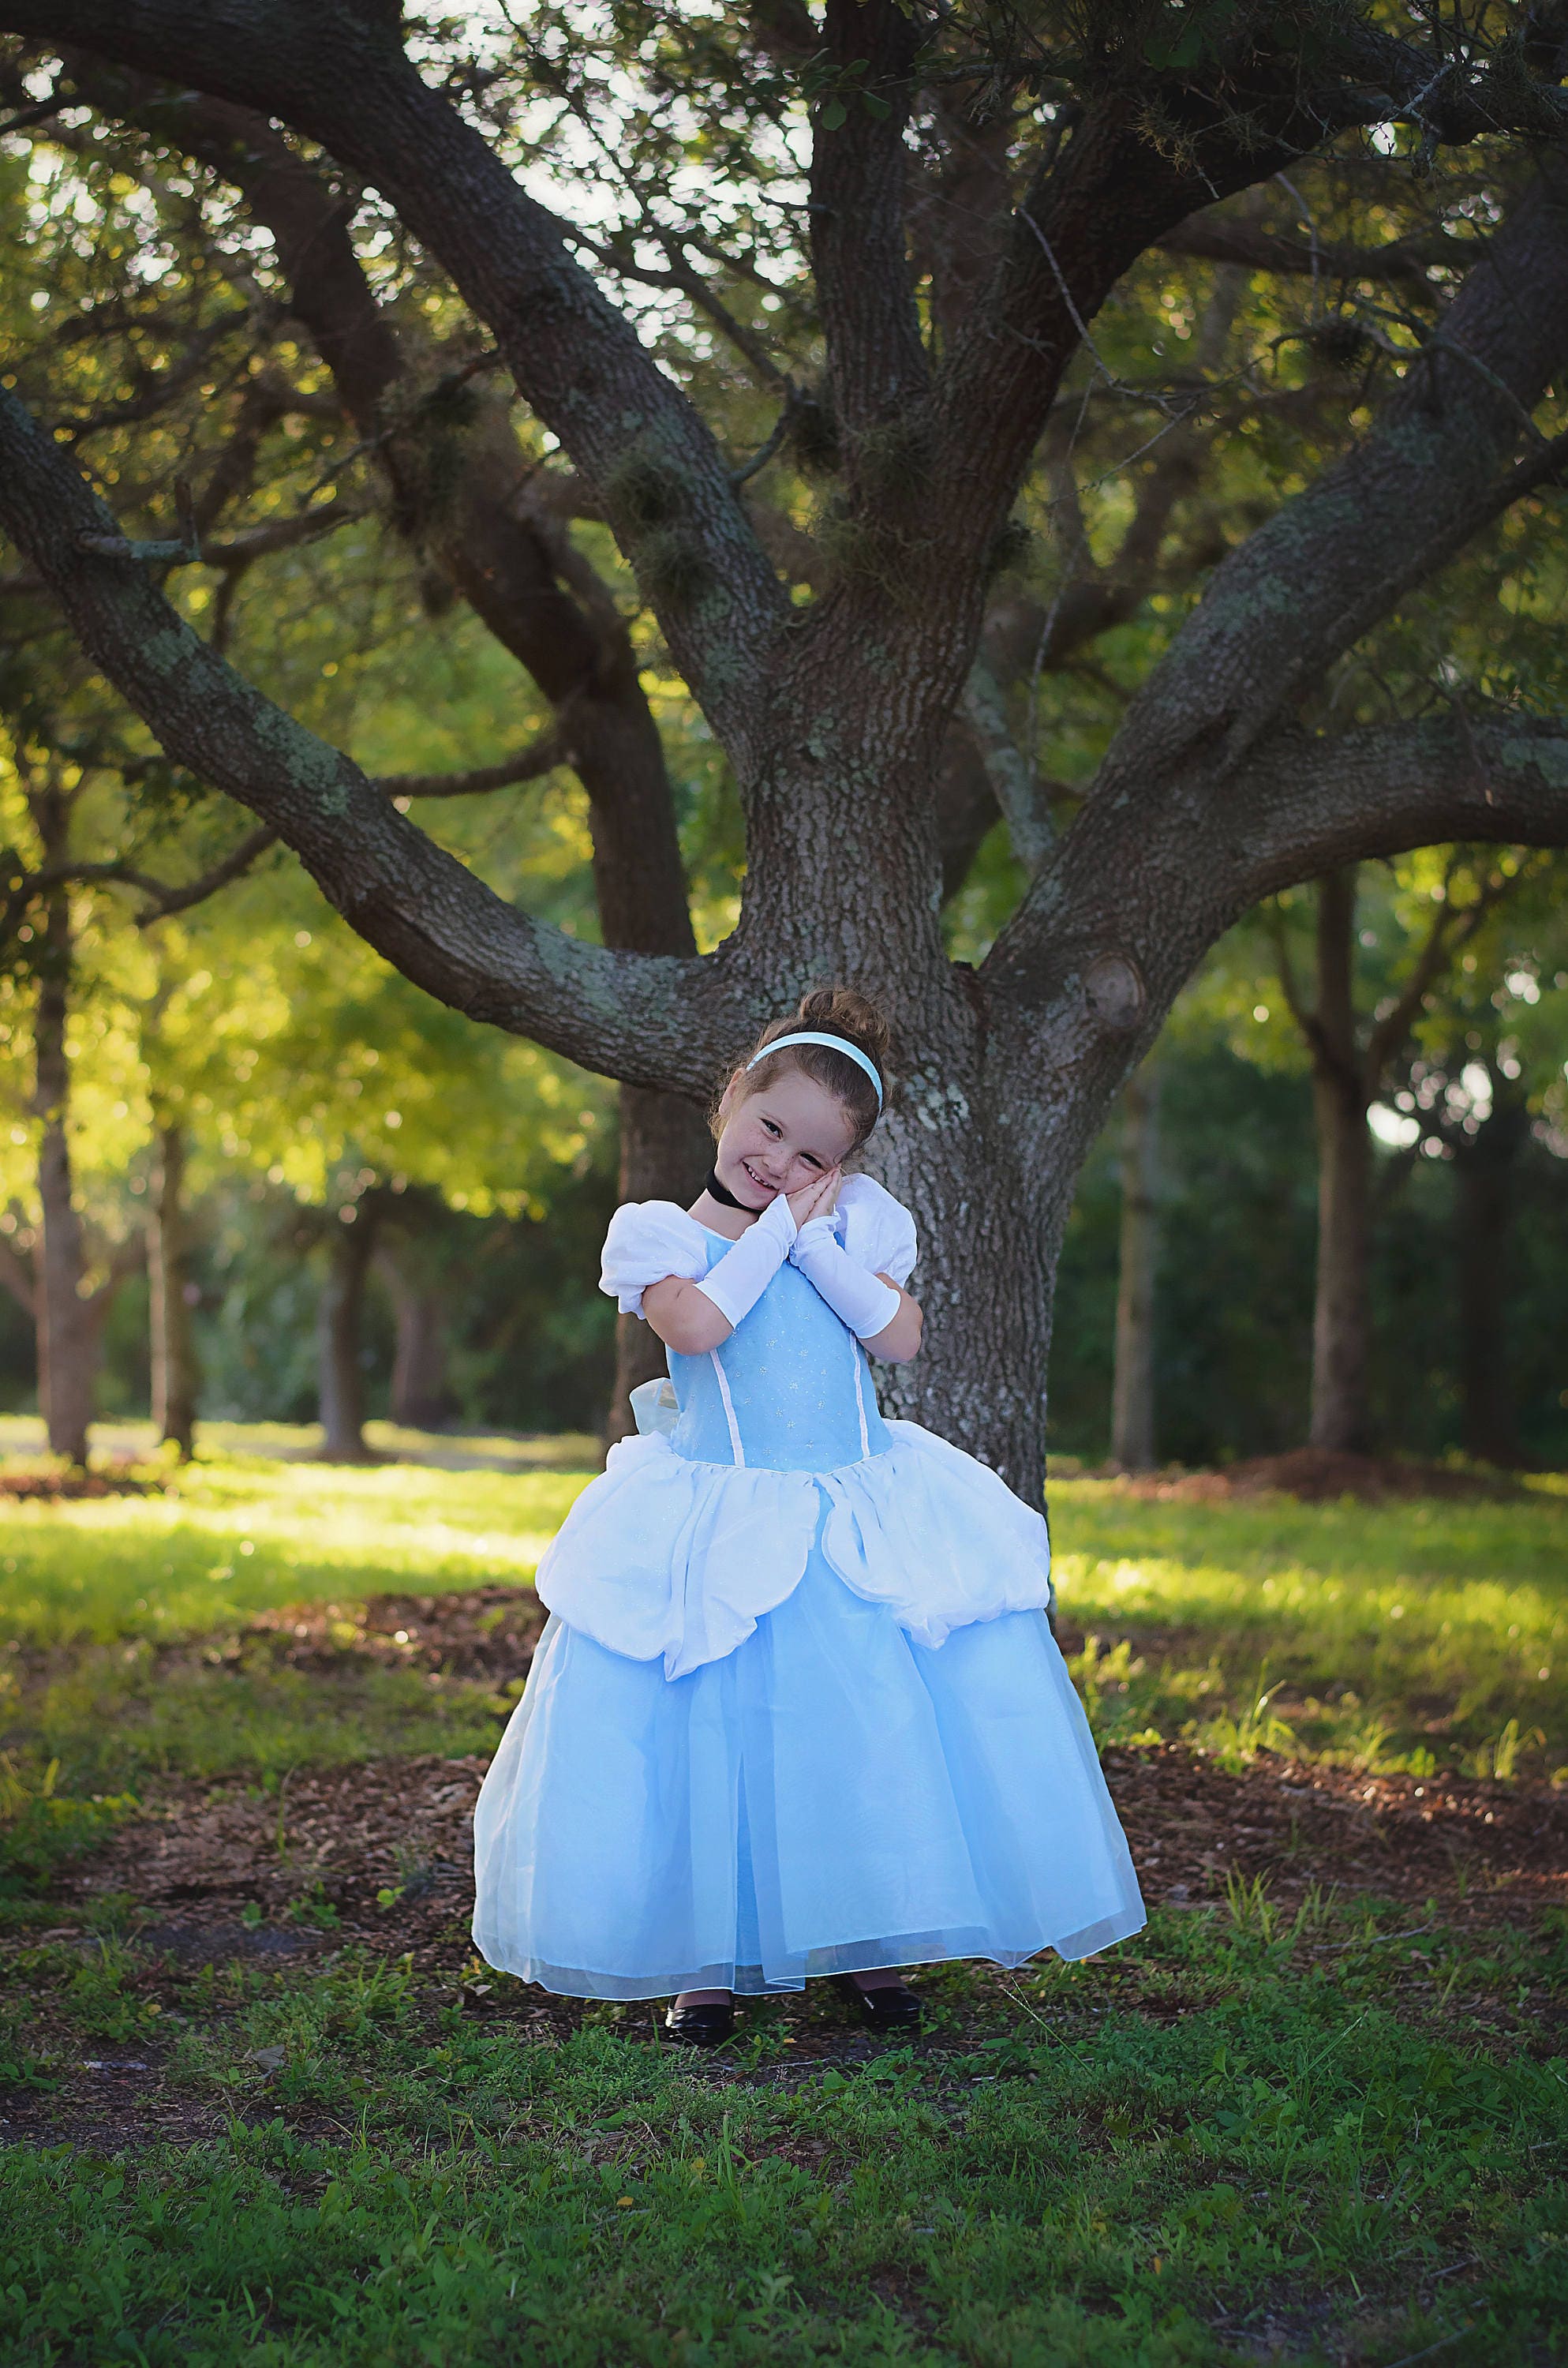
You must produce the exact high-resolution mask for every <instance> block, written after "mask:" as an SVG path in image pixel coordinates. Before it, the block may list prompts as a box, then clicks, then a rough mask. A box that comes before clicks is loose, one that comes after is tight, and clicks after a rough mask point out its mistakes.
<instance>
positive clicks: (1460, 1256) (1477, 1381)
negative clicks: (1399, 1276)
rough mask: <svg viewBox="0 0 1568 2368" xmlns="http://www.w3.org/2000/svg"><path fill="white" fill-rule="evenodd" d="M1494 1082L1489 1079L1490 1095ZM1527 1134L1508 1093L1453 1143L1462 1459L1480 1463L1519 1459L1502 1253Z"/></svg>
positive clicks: (1522, 1112) (1518, 1103)
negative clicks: (1478, 1124) (1471, 1131)
mask: <svg viewBox="0 0 1568 2368" xmlns="http://www.w3.org/2000/svg"><path fill="white" fill-rule="evenodd" d="M1501 1082H1502V1081H1501V1080H1500V1079H1497V1078H1494V1089H1495V1087H1496V1086H1497V1085H1499V1084H1500V1083H1501ZM1528 1132H1529V1113H1528V1109H1527V1107H1526V1104H1525V1102H1524V1100H1523V1098H1522V1097H1521V1096H1518V1095H1513V1094H1510V1095H1508V1097H1507V1099H1501V1098H1499V1099H1496V1100H1494V1103H1493V1107H1492V1113H1491V1116H1490V1117H1489V1118H1487V1119H1486V1120H1485V1121H1483V1124H1482V1126H1481V1127H1480V1129H1479V1131H1478V1133H1476V1134H1475V1135H1474V1136H1473V1137H1472V1138H1470V1139H1469V1140H1466V1141H1463V1142H1460V1143H1455V1145H1454V1257H1455V1264H1456V1266H1457V1268H1458V1280H1459V1292H1458V1297H1459V1330H1460V1355H1459V1365H1460V1407H1461V1413H1460V1423H1461V1429H1460V1437H1461V1439H1462V1440H1463V1444H1464V1450H1465V1452H1466V1454H1467V1455H1473V1456H1475V1457H1476V1458H1478V1460H1479V1461H1480V1462H1482V1463H1501V1464H1517V1463H1519V1461H1520V1455H1519V1442H1518V1433H1517V1427H1516V1417H1515V1409H1514V1406H1513V1398H1512V1392H1511V1391H1510V1389H1509V1385H1508V1357H1507V1311H1508V1282H1509V1256H1508V1253H1509V1247H1510V1234H1511V1231H1512V1225H1513V1217H1514V1188H1515V1181H1516V1176H1517V1160H1518V1156H1519V1152H1520V1150H1521V1149H1522V1148H1523V1145H1524V1143H1525V1140H1526V1137H1527V1136H1528ZM1452 1139H1453V1138H1451V1137H1450V1141H1451V1140H1452Z"/></svg>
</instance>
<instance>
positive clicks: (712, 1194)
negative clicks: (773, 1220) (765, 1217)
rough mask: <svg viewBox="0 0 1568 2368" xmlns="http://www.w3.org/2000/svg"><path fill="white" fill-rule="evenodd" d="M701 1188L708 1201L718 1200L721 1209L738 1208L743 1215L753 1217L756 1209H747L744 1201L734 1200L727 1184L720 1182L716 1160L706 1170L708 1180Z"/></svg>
mask: <svg viewBox="0 0 1568 2368" xmlns="http://www.w3.org/2000/svg"><path fill="white" fill-rule="evenodd" d="M702 1189H703V1190H704V1191H705V1192H706V1193H707V1195H708V1197H709V1199H710V1201H718V1203H719V1206H720V1207H721V1208H722V1209H739V1210H740V1211H741V1212H742V1213H743V1215H744V1216H747V1217H755V1216H756V1210H755V1209H748V1208H747V1207H746V1204H745V1202H744V1201H737V1200H736V1198H735V1196H734V1194H733V1192H732V1191H731V1190H730V1188H729V1186H728V1185H727V1184H721V1183H720V1181H719V1163H718V1161H717V1160H715V1161H714V1163H713V1165H712V1167H710V1169H709V1170H708V1181H707V1183H706V1184H705V1185H704V1186H703V1188H702Z"/></svg>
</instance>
